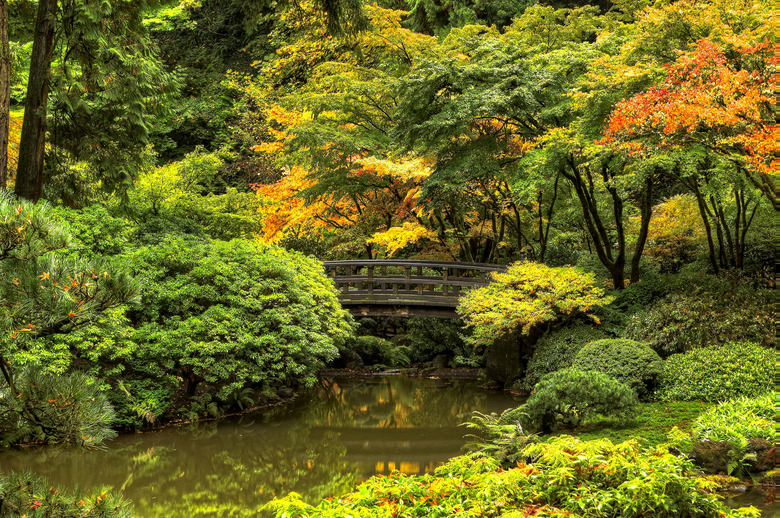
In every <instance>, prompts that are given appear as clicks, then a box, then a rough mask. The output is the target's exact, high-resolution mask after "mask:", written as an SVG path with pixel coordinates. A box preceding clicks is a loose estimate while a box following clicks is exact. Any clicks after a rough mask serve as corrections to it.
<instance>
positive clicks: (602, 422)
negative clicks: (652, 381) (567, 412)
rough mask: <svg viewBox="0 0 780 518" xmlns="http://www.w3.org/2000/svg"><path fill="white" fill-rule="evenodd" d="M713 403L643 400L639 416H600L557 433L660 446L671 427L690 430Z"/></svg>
mask: <svg viewBox="0 0 780 518" xmlns="http://www.w3.org/2000/svg"><path fill="white" fill-rule="evenodd" d="M711 406H712V403H701V402H698V401H685V402H677V401H674V402H669V403H664V402H651V403H640V404H639V406H638V412H637V415H636V417H634V418H632V419H629V420H623V421H621V420H618V419H613V418H609V417H602V416H597V417H595V418H593V419H591V420H589V421H587V422H585V423H583V424H581V425H580V426H579V427H577V429H576V430H574V429H564V430H560V431H558V432H555V433H556V434H569V435H575V436H577V437H579V438H580V439H582V440H583V441H589V440H593V439H609V440H610V441H612V442H614V443H619V442H624V441H628V440H635V441H637V442H638V443H639V445H640V446H641V447H642V448H649V447H654V446H658V445H659V444H662V443H665V442H667V441H668V440H669V438H668V435H669V431H670V430H671V429H672V428H674V427H677V429H678V430H680V431H682V432H684V433H690V432H691V430H692V427H693V425H694V423H695V422H696V420H697V418H698V417H699V416H700V415H701V414H702V412H704V411H705V410H707V409H708V408H710V407H711Z"/></svg>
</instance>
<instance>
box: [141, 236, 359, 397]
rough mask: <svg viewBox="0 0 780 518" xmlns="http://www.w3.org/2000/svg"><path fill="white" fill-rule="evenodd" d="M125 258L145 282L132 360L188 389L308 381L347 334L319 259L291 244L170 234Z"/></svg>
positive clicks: (227, 391) (151, 375) (234, 389)
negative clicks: (292, 249) (281, 245)
mask: <svg viewBox="0 0 780 518" xmlns="http://www.w3.org/2000/svg"><path fill="white" fill-rule="evenodd" d="M130 260H131V262H132V265H133V267H134V268H135V269H136V271H137V273H138V274H139V276H140V277H141V278H142V279H143V281H144V283H145V289H144V292H143V295H142V300H141V304H140V305H138V306H137V307H133V309H132V311H130V313H129V318H130V320H131V322H132V323H133V325H134V327H135V333H134V336H133V341H134V342H135V343H136V344H137V350H136V351H134V352H133V361H132V362H131V363H132V364H133V365H136V364H137V365H139V368H143V369H144V370H143V372H142V373H141V374H142V375H143V378H146V379H157V380H161V381H164V382H166V383H167V382H168V381H171V380H178V383H179V384H180V386H179V387H178V389H179V390H181V391H185V392H186V393H187V395H189V396H194V395H195V394H196V393H197V392H198V391H199V390H208V391H210V392H212V393H213V394H214V395H215V396H216V397H217V399H219V400H220V401H223V402H229V401H232V400H233V399H234V396H235V394H236V393H240V392H241V391H243V390H244V389H246V388H249V389H252V390H255V389H257V390H258V391H265V390H267V389H269V388H272V387H279V386H301V385H303V386H311V385H313V384H314V383H315V382H316V380H317V377H316V373H317V371H318V370H319V369H321V368H322V367H323V366H324V365H325V364H326V362H328V361H330V360H332V359H333V358H335V357H336V356H337V355H338V346H339V345H341V344H343V342H344V340H345V339H346V338H348V337H349V336H350V335H351V334H352V326H351V324H350V321H351V317H349V315H348V314H347V312H346V311H344V310H343V309H342V308H341V305H340V304H339V301H338V293H337V292H336V290H335V289H334V287H333V283H332V281H331V280H330V279H328V277H327V276H326V275H325V272H324V269H323V268H322V263H320V262H319V261H317V260H315V259H313V258H309V257H305V256H303V255H302V254H299V253H297V252H288V251H285V250H283V249H281V248H279V247H276V246H272V245H262V244H258V243H256V242H253V241H248V240H242V239H234V240H232V241H229V242H225V241H216V240H213V241H212V240H206V241H199V240H194V239H183V238H181V237H176V236H168V237H166V238H165V240H164V241H163V242H161V243H160V244H158V245H155V246H149V247H146V248H142V249H140V250H138V251H137V252H135V253H133V254H132V255H131V256H130Z"/></svg>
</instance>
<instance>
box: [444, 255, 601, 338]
mask: <svg viewBox="0 0 780 518" xmlns="http://www.w3.org/2000/svg"><path fill="white" fill-rule="evenodd" d="M594 283H595V278H594V276H593V275H592V274H586V273H584V272H582V271H581V270H579V269H577V268H573V267H561V268H550V267H548V266H545V265H543V264H538V263H531V262H525V263H515V264H512V265H510V266H509V268H508V269H507V271H506V273H496V274H493V282H491V283H490V284H488V285H487V286H485V287H483V288H477V289H473V290H471V291H469V292H468V293H467V294H466V295H465V296H463V297H462V298H461V299H460V302H459V305H458V313H460V314H461V315H462V316H463V320H464V321H465V322H466V325H467V326H468V327H471V328H473V331H474V333H473V335H472V336H471V337H470V338H469V342H470V343H472V344H474V345H485V346H489V345H490V344H492V343H493V342H494V341H495V340H496V339H498V338H499V337H501V336H505V335H507V334H509V333H512V332H517V333H519V334H521V335H530V334H532V333H533V332H534V331H535V330H538V329H540V328H542V327H543V326H544V325H546V324H549V323H551V322H554V321H559V322H567V321H570V320H571V319H573V318H574V317H576V316H577V315H579V314H581V313H587V312H589V311H591V309H592V308H594V307H596V306H601V305H604V304H608V303H609V302H610V299H609V298H608V297H604V290H603V289H601V288H597V287H596V286H595V285H594Z"/></svg>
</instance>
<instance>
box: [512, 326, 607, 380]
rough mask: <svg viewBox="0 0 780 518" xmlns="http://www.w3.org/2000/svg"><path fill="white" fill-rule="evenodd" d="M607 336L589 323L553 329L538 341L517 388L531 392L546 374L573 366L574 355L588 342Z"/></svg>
mask: <svg viewBox="0 0 780 518" xmlns="http://www.w3.org/2000/svg"><path fill="white" fill-rule="evenodd" d="M606 337H607V335H606V334H604V333H603V332H602V331H599V330H598V329H596V328H595V327H593V326H588V325H579V326H574V327H565V328H563V329H560V330H557V331H553V332H552V333H550V334H549V335H547V336H545V337H544V338H542V339H540V340H539V341H538V342H536V348H535V349H534V352H533V355H532V356H531V358H530V360H529V361H528V367H527V370H526V373H525V377H524V378H523V379H522V380H521V381H520V383H518V384H516V385H515V388H516V389H519V390H522V391H526V392H530V391H531V389H533V388H534V385H536V384H537V383H539V380H541V379H542V377H544V376H545V375H547V374H549V373H551V372H555V371H557V370H560V369H565V368H566V367H571V365H572V362H573V361H574V357H575V356H576V355H577V353H578V352H579V350H580V349H581V348H582V347H583V346H584V345H585V344H586V343H588V342H592V341H594V340H600V339H602V338H606Z"/></svg>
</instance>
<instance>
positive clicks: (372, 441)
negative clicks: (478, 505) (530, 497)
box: [0, 376, 521, 518]
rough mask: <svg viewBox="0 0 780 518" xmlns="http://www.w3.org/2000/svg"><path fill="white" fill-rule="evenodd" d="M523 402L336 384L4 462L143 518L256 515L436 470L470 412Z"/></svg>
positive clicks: (493, 395)
mask: <svg viewBox="0 0 780 518" xmlns="http://www.w3.org/2000/svg"><path fill="white" fill-rule="evenodd" d="M520 403H521V401H518V400H515V399H514V398H513V397H512V396H510V395H509V394H506V393H502V392H494V391H488V390H484V389H481V388H479V387H478V386H477V385H476V383H474V382H472V381H462V380H441V379H424V378H406V377H402V376H376V377H370V378H342V379H339V378H334V379H329V380H323V382H322V384H321V386H319V387H318V388H317V389H316V390H314V391H312V393H311V394H306V395H304V396H302V397H300V398H298V400H296V401H294V402H292V403H290V404H288V405H285V406H282V407H278V408H274V409H270V410H266V411H262V412H257V413H253V414H247V415H244V416H241V417H240V418H235V419H223V420H221V421H219V422H218V423H217V422H213V423H203V424H199V425H197V426H188V427H173V428H167V429H164V430H160V431H155V432H148V433H143V434H132V435H123V436H120V437H118V438H117V439H115V440H113V441H111V442H109V443H108V444H107V449H106V450H94V451H84V450H77V449H58V448H40V449H30V450H23V451H12V452H8V453H3V454H2V455H0V468H1V469H2V470H3V471H20V470H23V469H29V470H32V471H34V472H36V473H38V474H41V475H44V476H46V477H48V478H49V479H51V480H52V481H54V482H56V483H59V484H62V485H64V486H68V487H72V486H74V485H78V486H79V487H80V488H82V489H84V490H91V489H93V488H97V487H99V486H101V485H109V486H112V487H113V488H115V489H121V490H122V491H123V493H124V494H125V495H126V496H127V497H128V498H129V499H131V500H132V501H133V505H134V508H135V512H136V514H137V515H138V516H139V517H141V518H154V517H161V516H165V517H188V518H189V517H196V516H202V517H218V516H231V517H234V516H257V509H258V508H259V507H261V506H262V505H264V504H265V503H266V502H268V501H269V500H270V499H272V498H273V497H274V496H282V495H286V494H287V493H289V492H290V491H295V492H297V493H300V494H301V495H303V496H304V498H305V499H306V500H307V501H311V502H314V501H317V500H319V499H321V498H324V497H327V496H329V495H338V494H340V493H344V492H346V491H349V490H350V489H352V488H353V487H354V486H355V485H356V484H357V483H358V482H360V481H362V480H364V479H366V478H368V477H370V476H372V475H374V474H376V473H389V472H390V471H391V470H393V469H397V470H400V471H402V472H405V473H425V472H430V471H432V470H433V469H434V468H435V467H436V466H437V465H438V464H440V463H441V462H443V461H445V460H446V459H448V458H450V457H453V456H455V455H458V454H460V453H461V447H462V446H463V444H464V443H465V442H466V439H464V437H463V436H464V434H466V433H467V430H466V429H465V428H463V427H460V426H458V425H459V424H460V423H462V422H464V421H465V420H467V419H468V417H469V416H470V414H471V412H472V411H473V410H479V411H480V412H483V413H489V412H501V411H503V410H504V409H506V408H509V407H513V406H517V405H518V404H520Z"/></svg>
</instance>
